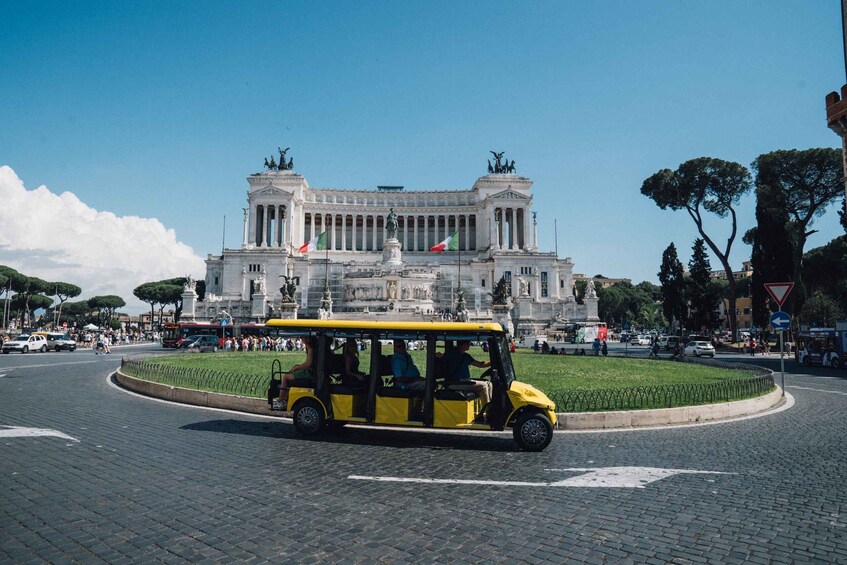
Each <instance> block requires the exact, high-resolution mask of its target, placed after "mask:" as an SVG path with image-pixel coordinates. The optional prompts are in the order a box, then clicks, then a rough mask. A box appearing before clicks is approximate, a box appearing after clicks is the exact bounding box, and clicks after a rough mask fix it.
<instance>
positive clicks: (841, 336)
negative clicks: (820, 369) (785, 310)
mask: <svg viewBox="0 0 847 565" xmlns="http://www.w3.org/2000/svg"><path fill="white" fill-rule="evenodd" d="M795 340H796V348H795V350H794V359H796V360H797V362H798V363H801V364H803V365H806V366H810V365H822V366H824V367H832V368H833V369H839V368H841V367H844V366H845V364H847V322H838V324H837V325H836V327H835V328H834V329H833V328H810V329H808V330H805V331H800V332H798V333H797V334H796V335H795Z"/></svg>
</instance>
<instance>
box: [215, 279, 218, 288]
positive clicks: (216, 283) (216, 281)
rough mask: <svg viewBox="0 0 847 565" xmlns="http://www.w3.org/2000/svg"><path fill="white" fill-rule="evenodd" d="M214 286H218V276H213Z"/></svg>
mask: <svg viewBox="0 0 847 565" xmlns="http://www.w3.org/2000/svg"><path fill="white" fill-rule="evenodd" d="M215 286H218V277H215Z"/></svg>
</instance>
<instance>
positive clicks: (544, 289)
mask: <svg viewBox="0 0 847 565" xmlns="http://www.w3.org/2000/svg"><path fill="white" fill-rule="evenodd" d="M541 297H542V298H546V297H547V271H541Z"/></svg>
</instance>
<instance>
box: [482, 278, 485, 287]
mask: <svg viewBox="0 0 847 565" xmlns="http://www.w3.org/2000/svg"><path fill="white" fill-rule="evenodd" d="M482 288H485V278H483V279H482Z"/></svg>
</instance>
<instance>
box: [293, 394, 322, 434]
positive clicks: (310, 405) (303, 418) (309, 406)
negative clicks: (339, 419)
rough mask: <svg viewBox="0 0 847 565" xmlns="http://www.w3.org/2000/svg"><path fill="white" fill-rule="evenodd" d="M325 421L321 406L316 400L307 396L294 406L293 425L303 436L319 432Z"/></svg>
mask: <svg viewBox="0 0 847 565" xmlns="http://www.w3.org/2000/svg"><path fill="white" fill-rule="evenodd" d="M325 423H326V418H325V417H324V410H323V407H322V406H321V405H320V403H318V401H317V400H314V399H312V398H307V399H306V400H301V401H300V402H298V403H297V405H296V406H295V407H294V427H295V428H296V429H297V431H298V432H300V433H301V434H303V435H304V436H309V435H314V434H317V433H319V432H320V431H321V430H323V428H324V424H325Z"/></svg>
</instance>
